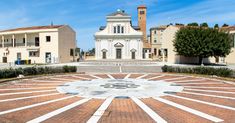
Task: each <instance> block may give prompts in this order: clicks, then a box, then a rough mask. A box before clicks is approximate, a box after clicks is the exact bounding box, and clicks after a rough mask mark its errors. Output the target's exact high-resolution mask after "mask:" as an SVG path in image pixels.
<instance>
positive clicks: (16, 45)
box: [15, 43, 25, 47]
mask: <svg viewBox="0 0 235 123" xmlns="http://www.w3.org/2000/svg"><path fill="white" fill-rule="evenodd" d="M20 46H25V43H15V47H20Z"/></svg>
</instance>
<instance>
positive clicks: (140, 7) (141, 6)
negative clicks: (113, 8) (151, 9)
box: [138, 5, 147, 9]
mask: <svg viewBox="0 0 235 123" xmlns="http://www.w3.org/2000/svg"><path fill="white" fill-rule="evenodd" d="M146 8H147V7H146V6H145V5H139V6H138V9H146Z"/></svg>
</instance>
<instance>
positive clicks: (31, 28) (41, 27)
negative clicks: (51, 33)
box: [0, 25, 64, 32]
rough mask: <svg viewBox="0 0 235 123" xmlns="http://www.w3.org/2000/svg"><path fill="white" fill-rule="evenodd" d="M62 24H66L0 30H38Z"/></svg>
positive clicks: (53, 27)
mask: <svg viewBox="0 0 235 123" xmlns="http://www.w3.org/2000/svg"><path fill="white" fill-rule="evenodd" d="M62 26H64V25H53V26H32V27H21V28H15V29H7V30H2V31H0V32H12V31H23V30H37V29H55V28H60V27H62Z"/></svg>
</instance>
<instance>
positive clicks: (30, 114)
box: [0, 97, 80, 123]
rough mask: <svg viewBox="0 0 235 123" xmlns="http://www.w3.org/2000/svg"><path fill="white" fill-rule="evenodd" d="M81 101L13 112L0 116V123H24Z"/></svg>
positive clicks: (51, 104) (61, 102) (71, 99)
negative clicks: (3, 122) (5, 122)
mask: <svg viewBox="0 0 235 123" xmlns="http://www.w3.org/2000/svg"><path fill="white" fill-rule="evenodd" d="M78 100H80V98H78V97H74V98H70V99H67V100H62V101H58V102H54V103H49V104H47V105H42V106H37V107H33V108H30V109H25V110H20V111H17V112H12V113H9V114H4V115H1V116H0V121H10V122H15V123H24V122H27V121H29V120H32V119H34V118H37V117H40V116H42V115H44V114H47V113H49V112H52V111H54V110H57V109H59V108H62V107H64V106H66V105H69V104H71V103H74V102H75V101H78Z"/></svg>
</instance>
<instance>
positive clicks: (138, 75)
mask: <svg viewBox="0 0 235 123" xmlns="http://www.w3.org/2000/svg"><path fill="white" fill-rule="evenodd" d="M142 75H144V74H131V75H130V76H129V78H132V79H135V78H137V77H140V76H142Z"/></svg>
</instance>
